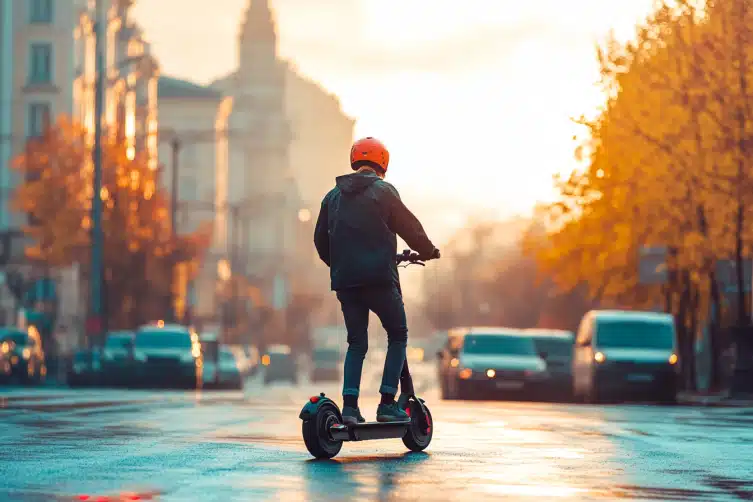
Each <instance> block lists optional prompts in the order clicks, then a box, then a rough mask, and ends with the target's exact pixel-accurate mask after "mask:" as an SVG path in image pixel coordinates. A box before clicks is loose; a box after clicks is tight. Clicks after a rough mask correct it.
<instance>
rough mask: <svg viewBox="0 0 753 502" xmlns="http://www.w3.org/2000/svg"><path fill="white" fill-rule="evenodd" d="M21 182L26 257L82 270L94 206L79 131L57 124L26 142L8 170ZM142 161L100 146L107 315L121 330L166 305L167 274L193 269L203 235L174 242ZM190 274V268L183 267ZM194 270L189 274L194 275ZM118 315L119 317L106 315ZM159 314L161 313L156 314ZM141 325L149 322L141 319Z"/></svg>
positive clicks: (87, 155) (116, 147)
mask: <svg viewBox="0 0 753 502" xmlns="http://www.w3.org/2000/svg"><path fill="white" fill-rule="evenodd" d="M15 167H16V168H17V169H18V171H19V172H20V173H21V174H22V176H23V179H24V180H25V181H24V182H23V183H22V184H21V186H20V187H19V189H18V190H17V192H16V194H15V200H14V203H15V206H16V208H17V209H19V210H21V211H24V212H26V213H28V214H29V216H30V221H31V224H30V225H29V226H28V228H27V229H26V231H27V233H28V235H30V236H31V237H32V240H33V242H34V244H33V245H32V246H31V247H30V248H29V249H28V250H27V253H28V255H29V257H31V258H34V259H37V260H40V261H44V262H46V263H49V264H55V265H63V264H69V263H71V262H74V261H83V262H86V261H87V259H88V255H89V252H90V250H91V236H90V232H91V226H92V221H91V218H90V208H91V203H92V198H93V190H92V177H93V169H92V168H91V151H90V150H89V148H88V147H87V146H86V143H85V140H84V130H83V129H82V128H81V127H80V126H78V125H76V124H73V123H71V122H69V121H67V120H61V121H60V122H59V123H57V124H56V125H55V126H54V127H52V128H51V129H50V130H49V131H48V132H47V133H46V134H45V135H44V136H43V137H42V138H39V139H37V140H33V141H30V142H29V145H28V147H27V149H26V151H25V152H24V153H23V154H22V155H20V156H19V157H18V158H17V159H16V162H15ZM156 176H157V173H155V172H154V171H153V170H152V169H150V168H149V166H148V163H147V162H146V159H142V158H138V157H137V158H136V159H134V160H130V159H129V158H128V156H127V155H126V149H125V147H124V146H122V145H120V144H118V143H116V142H114V141H110V142H106V143H105V144H104V145H103V163H102V190H101V191H100V194H99V195H100V197H101V199H102V201H103V204H102V207H103V212H102V230H103V234H104V256H105V269H106V270H105V278H106V290H107V292H108V300H109V302H108V303H109V305H110V312H109V315H110V316H111V317H113V318H116V319H117V318H118V314H121V315H122V316H121V317H122V319H120V321H121V324H130V322H129V319H133V318H134V316H136V317H138V315H137V314H136V313H134V312H130V311H129V308H130V307H129V306H134V305H138V304H139V302H149V301H150V294H151V295H153V296H151V299H152V300H153V299H154V298H155V297H157V298H160V297H169V290H170V285H171V281H170V272H171V270H172V268H173V267H174V266H175V263H177V262H178V261H182V262H189V263H190V262H195V261H196V260H197V259H199V257H200V254H201V253H202V252H203V250H204V249H206V247H207V246H208V243H209V232H208V231H207V230H206V229H202V231H201V232H200V233H197V234H195V235H188V236H180V237H179V238H174V237H173V236H172V235H171V230H170V226H169V221H168V218H167V199H166V197H165V194H164V193H163V191H161V190H159V189H157V188H156V187H157V179H156ZM189 268H191V267H189ZM193 268H195V267H193ZM118 308H122V309H123V310H122V311H120V312H113V310H117V309H118ZM163 313H164V312H163ZM146 320H148V317H147V319H146Z"/></svg>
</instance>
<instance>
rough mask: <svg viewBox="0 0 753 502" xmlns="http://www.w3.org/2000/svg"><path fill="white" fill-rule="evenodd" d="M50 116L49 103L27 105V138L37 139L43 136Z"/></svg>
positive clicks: (48, 124)
mask: <svg viewBox="0 0 753 502" xmlns="http://www.w3.org/2000/svg"><path fill="white" fill-rule="evenodd" d="M50 115H51V114H50V104H49V103H31V104H29V112H28V119H27V120H28V122H27V127H26V131H27V134H28V136H29V138H38V137H40V136H42V135H43V134H44V132H45V130H46V129H47V128H48V127H49V126H50Z"/></svg>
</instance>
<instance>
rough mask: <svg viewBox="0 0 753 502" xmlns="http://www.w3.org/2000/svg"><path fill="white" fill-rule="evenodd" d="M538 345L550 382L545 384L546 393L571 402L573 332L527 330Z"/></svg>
mask: <svg viewBox="0 0 753 502" xmlns="http://www.w3.org/2000/svg"><path fill="white" fill-rule="evenodd" d="M526 333H528V335H529V336H531V338H532V339H533V343H534V344H535V345H536V351H537V352H538V353H539V356H540V357H541V358H542V359H543V360H544V362H545V363H546V369H547V371H548V372H549V380H548V381H547V382H544V384H543V385H544V386H545V389H544V392H545V393H546V394H547V395H548V396H549V397H553V398H555V399H558V400H569V399H571V398H572V392H573V372H572V370H573V368H572V366H573V344H574V343H575V335H574V334H573V332H572V331H564V330H556V329H528V330H526Z"/></svg>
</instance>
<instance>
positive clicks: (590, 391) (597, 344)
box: [573, 310, 680, 403]
mask: <svg viewBox="0 0 753 502" xmlns="http://www.w3.org/2000/svg"><path fill="white" fill-rule="evenodd" d="M676 338H677V337H676V334H675V324H674V318H673V317H672V316H671V315H670V314H664V313H656V312H635V311H622V310H592V311H590V312H588V313H587V314H586V315H585V316H583V319H582V320H581V323H580V327H579V328H578V333H577V335H576V338H575V349H574V351H573V394H574V396H575V397H576V398H579V399H582V400H585V401H587V402H593V403H597V402H600V401H603V400H606V399H616V400H620V399H622V398H624V397H626V396H628V395H632V394H636V393H640V394H642V395H646V394H650V395H651V396H652V397H655V398H657V399H658V400H659V401H662V402H674V401H675V400H676V394H677V383H678V380H679V366H680V365H679V361H678V356H677V340H676Z"/></svg>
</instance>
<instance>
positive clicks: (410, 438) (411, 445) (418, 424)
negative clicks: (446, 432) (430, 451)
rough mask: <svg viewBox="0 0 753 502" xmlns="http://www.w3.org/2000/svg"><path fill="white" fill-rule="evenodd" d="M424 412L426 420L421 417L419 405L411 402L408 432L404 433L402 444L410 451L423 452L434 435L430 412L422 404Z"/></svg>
mask: <svg viewBox="0 0 753 502" xmlns="http://www.w3.org/2000/svg"><path fill="white" fill-rule="evenodd" d="M423 408H424V410H426V420H424V419H423V418H422V417H421V415H422V413H423V412H422V411H421V405H420V404H419V403H417V402H415V401H411V403H410V406H409V407H408V409H409V410H410V417H411V420H410V425H409V426H408V430H407V431H405V435H404V436H403V444H404V445H405V446H406V447H407V448H408V449H409V450H410V451H424V450H425V449H426V448H428V446H429V443H431V438H432V437H433V435H434V420H433V419H432V417H431V411H429V407H428V406H426V403H424V406H423Z"/></svg>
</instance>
